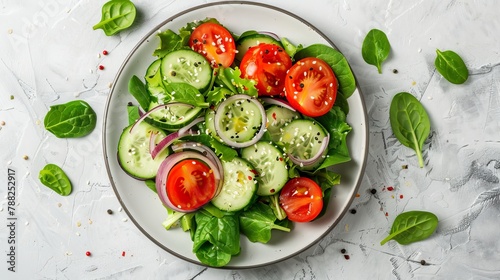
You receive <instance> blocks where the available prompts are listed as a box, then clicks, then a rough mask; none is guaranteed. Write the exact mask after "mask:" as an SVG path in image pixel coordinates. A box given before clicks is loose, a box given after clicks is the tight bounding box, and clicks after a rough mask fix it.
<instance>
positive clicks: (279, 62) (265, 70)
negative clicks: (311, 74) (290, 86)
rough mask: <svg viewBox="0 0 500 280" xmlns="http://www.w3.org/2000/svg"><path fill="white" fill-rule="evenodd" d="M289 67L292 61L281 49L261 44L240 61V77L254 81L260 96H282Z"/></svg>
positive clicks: (251, 49)
mask: <svg viewBox="0 0 500 280" xmlns="http://www.w3.org/2000/svg"><path fill="white" fill-rule="evenodd" d="M291 66H292V59H291V58H290V56H289V55H288V54H287V53H286V52H285V50H284V49H283V48H282V47H280V46H277V45H274V44H266V43H261V44H259V45H257V46H253V47H251V48H250V49H248V51H247V52H246V53H245V55H244V56H243V58H242V59H241V63H240V69H241V77H243V78H247V79H252V80H254V81H255V82H256V83H257V84H256V85H255V87H256V88H257V91H258V92H259V95H260V96H263V95H273V96H274V95H281V96H282V95H283V94H284V88H285V80H286V72H287V71H288V69H289V68H290V67H291Z"/></svg>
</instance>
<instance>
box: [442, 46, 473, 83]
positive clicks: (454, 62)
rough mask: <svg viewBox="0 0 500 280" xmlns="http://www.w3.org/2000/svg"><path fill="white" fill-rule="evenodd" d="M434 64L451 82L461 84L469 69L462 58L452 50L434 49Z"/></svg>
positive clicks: (466, 77)
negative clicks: (435, 54)
mask: <svg viewBox="0 0 500 280" xmlns="http://www.w3.org/2000/svg"><path fill="white" fill-rule="evenodd" d="M436 53H437V56H436V60H435V61H434V65H435V66H436V69H437V70H438V72H439V73H440V74H441V75H443V77H444V78H445V79H446V80H448V81H449V82H450V83H453V84H463V83H465V81H467V79H468V78H469V71H468V70H467V66H466V65H465V63H464V61H463V60H462V58H461V57H460V56H459V55H458V54H457V53H455V52H454V51H440V50H436Z"/></svg>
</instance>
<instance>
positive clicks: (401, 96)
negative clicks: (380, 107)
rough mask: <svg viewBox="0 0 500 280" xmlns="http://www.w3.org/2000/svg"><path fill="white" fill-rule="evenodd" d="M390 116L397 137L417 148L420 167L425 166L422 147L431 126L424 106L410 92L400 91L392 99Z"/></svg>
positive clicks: (410, 146) (408, 145)
mask: <svg viewBox="0 0 500 280" xmlns="http://www.w3.org/2000/svg"><path fill="white" fill-rule="evenodd" d="M389 117H390V122H391V127H392V131H393V132H394V135H395V136H396V138H397V139H398V140H399V142H401V144H403V145H405V146H406V147H409V148H412V149H413V150H415V152H416V154H417V158H418V163H419V165H420V167H424V160H423V157H422V147H423V145H424V142H425V140H426V139H427V137H428V136H429V132H430V128H431V124H430V120H429V116H428V115H427V112H426V111H425V108H424V106H422V104H421V103H420V102H419V101H418V100H417V99H416V98H415V97H414V96H413V95H411V94H410V93H408V92H400V93H398V94H396V95H395V96H394V98H393V99H392V102H391V108H390V110H389Z"/></svg>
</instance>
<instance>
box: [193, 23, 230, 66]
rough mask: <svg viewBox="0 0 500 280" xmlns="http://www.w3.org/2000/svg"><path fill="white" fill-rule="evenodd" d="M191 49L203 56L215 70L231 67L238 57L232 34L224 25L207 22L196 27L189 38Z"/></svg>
mask: <svg viewBox="0 0 500 280" xmlns="http://www.w3.org/2000/svg"><path fill="white" fill-rule="evenodd" d="M189 47H190V48H191V49H192V50H194V51H195V52H198V53H200V54H202V55H203V56H204V57H205V58H206V59H207V60H208V61H209V62H210V65H211V66H212V67H213V68H218V67H219V66H222V67H229V66H231V64H233V61H234V57H235V55H236V45H235V43H234V39H233V36H232V35H231V33H230V32H229V31H228V30H227V29H226V28H224V27H223V26H222V25H220V24H217V23H213V22H205V23H202V24H200V25H198V27H196V28H195V29H194V30H193V32H192V33H191V37H189Z"/></svg>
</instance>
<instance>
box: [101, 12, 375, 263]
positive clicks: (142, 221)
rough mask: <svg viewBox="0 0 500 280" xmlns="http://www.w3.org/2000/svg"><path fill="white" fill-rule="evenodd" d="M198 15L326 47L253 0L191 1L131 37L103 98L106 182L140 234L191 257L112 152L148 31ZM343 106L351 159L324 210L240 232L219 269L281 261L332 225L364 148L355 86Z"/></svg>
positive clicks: (300, 25)
mask: <svg viewBox="0 0 500 280" xmlns="http://www.w3.org/2000/svg"><path fill="white" fill-rule="evenodd" d="M206 17H214V18H216V19H218V20H219V21H220V22H221V23H222V24H223V25H225V26H226V27H227V28H228V29H230V30H231V31H232V32H234V33H236V34H241V33H242V32H244V31H246V30H258V31H271V32H274V33H275V34H278V35H279V36H284V37H287V38H288V39H290V41H291V42H294V43H297V44H298V43H300V44H303V45H305V46H307V45H310V44H313V43H323V44H329V45H332V46H333V44H332V42H331V41H330V40H329V39H328V38H327V37H326V36H324V35H323V34H322V33H321V32H320V31H319V30H317V29H316V28H314V27H313V26H312V25H310V24H309V23H307V22H306V21H304V20H303V19H301V18H299V17H298V16H296V15H293V14H290V13H289V12H287V11H284V10H281V9H279V8H276V7H271V6H268V5H263V4H257V3H247V2H222V3H221V2H219V3H211V4H206V5H202V6H198V7H194V8H192V9H189V10H186V11H184V12H182V13H179V14H177V15H175V16H173V17H171V18H169V19H167V20H165V21H164V22H163V23H162V24H161V25H159V26H158V27H157V28H155V29H154V30H152V31H151V32H149V34H147V35H146V36H145V37H144V38H143V39H142V40H141V41H140V42H139V43H138V44H137V46H136V47H135V48H134V49H133V50H132V52H131V53H130V55H129V56H128V57H127V59H126V60H125V62H124V63H123V65H122V66H121V68H120V70H119V72H118V74H117V76H116V79H115V81H114V83H113V88H112V90H111V94H110V96H109V99H108V102H107V105H106V111H105V116H104V122H105V123H104V127H103V129H104V131H103V148H104V156H105V162H106V167H107V171H108V174H109V178H110V181H111V184H112V186H113V189H114V191H115V193H116V196H117V198H118V200H119V201H120V203H121V205H122V207H123V209H124V210H125V211H126V212H127V214H128V215H129V217H130V219H131V220H132V221H133V222H134V223H135V225H136V226H137V227H138V228H139V229H140V230H141V231H142V232H143V233H144V235H145V236H147V237H148V238H149V239H150V240H151V241H153V242H154V243H156V244H157V245H158V246H160V247H161V248H163V249H165V250H166V251H168V252H170V253H171V254H173V255H175V256H178V257H180V258H182V259H184V260H187V261H190V262H193V263H196V264H200V262H199V261H198V259H197V258H196V256H195V255H194V254H193V253H192V241H191V240H190V237H189V234H188V233H185V232H182V230H180V229H174V230H169V231H166V230H165V229H164V228H163V227H162V222H163V221H164V220H165V218H166V216H167V213H166V211H165V209H164V208H163V206H162V204H161V202H160V200H159V198H158V197H157V196H156V194H155V193H153V192H152V191H151V190H149V189H148V188H147V187H146V186H145V185H144V183H143V182H140V181H137V180H134V179H132V178H131V177H129V176H127V175H126V174H125V173H124V172H123V171H122V170H121V168H120V166H119V164H118V162H117V158H116V154H117V143H118V139H119V136H120V133H121V131H122V129H123V128H124V127H126V126H127V123H128V119H127V110H126V105H127V103H128V102H129V101H134V102H135V100H134V99H133V97H132V96H131V95H130V94H129V93H128V91H127V84H128V81H129V79H130V78H131V77H132V75H137V76H138V77H144V74H145V71H146V69H147V67H148V66H149V64H150V63H151V62H152V61H153V60H154V57H153V56H152V53H153V50H154V49H155V48H156V47H157V46H158V44H159V40H158V38H157V36H155V34H156V33H157V31H158V30H166V29H172V30H174V31H177V30H178V29H179V28H181V27H183V26H185V24H186V23H187V22H190V21H194V20H200V19H204V18H206ZM135 103H136V102H135ZM349 105H350V108H351V109H350V113H349V115H348V118H347V119H348V122H349V124H350V125H351V126H352V127H353V131H352V132H351V133H350V135H349V137H348V145H349V149H350V153H351V157H352V161H351V162H349V163H347V164H343V165H341V166H338V167H337V168H336V169H335V171H336V172H338V173H340V174H341V175H342V183H341V185H338V186H335V187H334V191H333V194H332V195H333V197H332V199H331V201H330V204H329V206H328V214H327V215H324V216H323V217H322V218H320V219H318V220H316V221H314V222H312V223H304V224H296V225H295V227H294V229H293V230H292V231H291V233H283V232H278V231H273V238H272V240H271V241H270V242H269V243H268V244H260V243H251V242H249V241H248V239H247V238H246V237H245V236H241V254H240V255H238V256H236V257H233V258H232V260H231V262H230V263H229V264H228V266H226V268H250V267H258V266H262V265H267V264H271V263H275V262H279V261H282V260H285V259H287V258H289V257H292V256H294V255H296V254H298V253H300V252H302V251H303V250H305V249H307V248H309V247H310V246H312V245H313V244H314V243H316V242H318V241H319V240H320V239H321V238H322V237H324V236H325V235H326V234H328V233H329V232H330V231H331V229H332V228H333V227H335V226H336V225H337V223H338V222H339V221H340V219H341V218H342V216H343V215H344V214H345V213H346V211H347V210H348V208H349V205H350V204H351V202H352V200H353V198H354V196H355V195H356V192H357V189H358V187H359V185H360V183H361V179H362V174H363V172H364V167H365V159H366V155H367V118H366V110H365V105H364V102H363V98H362V96H361V94H360V92H359V90H356V92H355V93H354V94H353V95H352V96H351V97H350V98H349Z"/></svg>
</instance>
